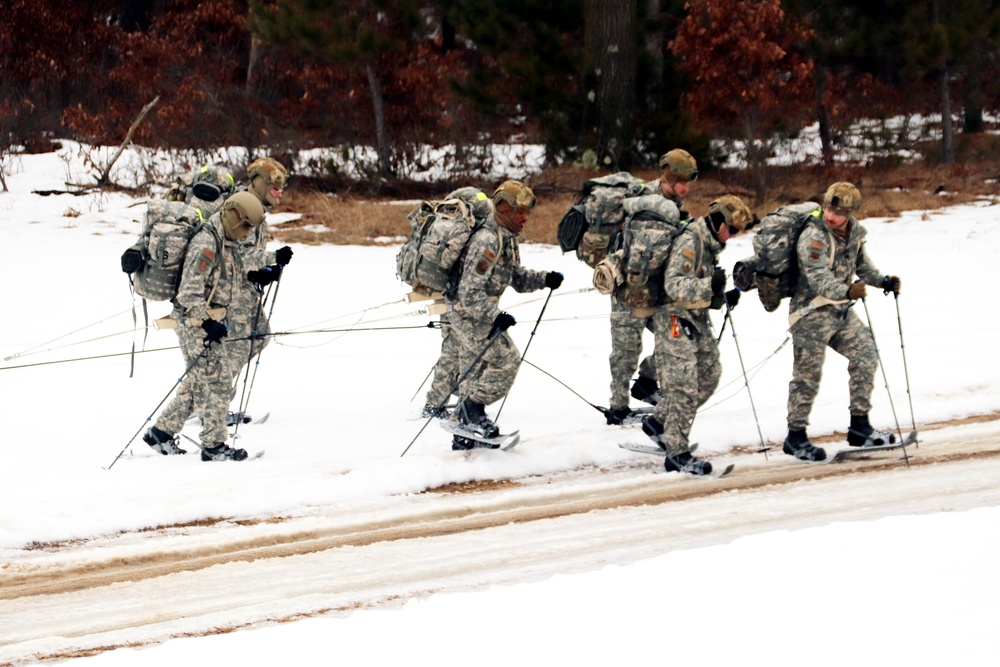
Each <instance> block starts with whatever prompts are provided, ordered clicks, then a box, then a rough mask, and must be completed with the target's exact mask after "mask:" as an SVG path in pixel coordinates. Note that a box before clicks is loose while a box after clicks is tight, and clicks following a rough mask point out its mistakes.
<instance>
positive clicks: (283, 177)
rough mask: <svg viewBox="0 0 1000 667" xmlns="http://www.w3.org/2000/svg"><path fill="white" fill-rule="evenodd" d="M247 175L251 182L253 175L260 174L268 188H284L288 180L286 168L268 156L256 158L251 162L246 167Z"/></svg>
mask: <svg viewBox="0 0 1000 667" xmlns="http://www.w3.org/2000/svg"><path fill="white" fill-rule="evenodd" d="M247 176H248V177H249V178H250V181H251V182H252V181H253V178H254V176H262V177H263V178H264V180H265V181H266V185H267V187H269V188H272V187H273V188H284V187H285V185H286V184H287V182H288V170H287V169H285V167H284V165H282V164H281V163H280V162H278V161H277V160H275V159H274V158H270V157H262V158H257V159H256V160H254V161H253V162H251V163H250V166H249V167H247Z"/></svg>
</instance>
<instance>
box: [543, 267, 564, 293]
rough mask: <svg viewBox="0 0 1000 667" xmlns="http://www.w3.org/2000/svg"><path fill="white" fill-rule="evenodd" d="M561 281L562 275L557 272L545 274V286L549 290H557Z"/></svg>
mask: <svg viewBox="0 0 1000 667" xmlns="http://www.w3.org/2000/svg"><path fill="white" fill-rule="evenodd" d="M562 281H563V274H561V273H559V272H558V271H549V272H548V273H547V274H545V286H546V287H548V288H549V289H559V286H560V285H562Z"/></svg>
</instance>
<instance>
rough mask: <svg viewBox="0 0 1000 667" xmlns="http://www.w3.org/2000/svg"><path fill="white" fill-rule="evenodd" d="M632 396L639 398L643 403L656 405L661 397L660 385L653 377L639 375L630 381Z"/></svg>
mask: <svg viewBox="0 0 1000 667" xmlns="http://www.w3.org/2000/svg"><path fill="white" fill-rule="evenodd" d="M632 398H636V399H639V400H640V401H642V402H643V403H649V404H650V405H656V404H657V403H659V402H660V399H661V398H663V394H661V393H660V385H658V384H657V383H656V380H654V379H653V378H648V377H643V376H641V375H640V376H639V377H638V378H636V380H635V382H633V383H632Z"/></svg>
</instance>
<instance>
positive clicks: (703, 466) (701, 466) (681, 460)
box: [663, 452, 712, 475]
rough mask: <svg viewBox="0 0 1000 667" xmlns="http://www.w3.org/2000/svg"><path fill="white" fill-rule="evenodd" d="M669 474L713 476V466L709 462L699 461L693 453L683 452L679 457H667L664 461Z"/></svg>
mask: <svg viewBox="0 0 1000 667" xmlns="http://www.w3.org/2000/svg"><path fill="white" fill-rule="evenodd" d="M663 467H664V468H665V469H666V470H667V472H686V473H688V474H690V475H711V474H712V464H711V462H709V461H699V460H698V459H696V458H695V457H694V455H693V454H691V452H682V453H680V454H678V455H677V456H667V457H666V458H665V459H664V460H663Z"/></svg>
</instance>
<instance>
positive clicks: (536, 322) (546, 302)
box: [493, 287, 556, 422]
mask: <svg viewBox="0 0 1000 667" xmlns="http://www.w3.org/2000/svg"><path fill="white" fill-rule="evenodd" d="M555 291H556V290H555V288H554V287H550V288H549V293H548V296H546V297H545V303H543V304H542V311H541V312H540V313H538V319H537V320H535V328H534V329H532V330H531V335H530V336H529V337H528V342H527V343H525V344H524V352H522V353H521V360H520V361H518V362H517V365H518V366H520V365H521V364H522V363H524V355H526V354H528V348H529V347H531V341H533V340H535V332H536V331H538V325H539V324H541V323H542V316H543V315H545V309H546V308H548V307H549V299H551V298H552V293H553V292H555ZM509 395H510V393H509V392H508V394H507V395H506V396H504V397H503V400H502V401H500V409H499V410H497V416H496V418H495V419H494V420H493V421H494V422H496V421H498V420H499V419H500V413H501V412H503V406H504V405H506V403H507V396H509Z"/></svg>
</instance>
